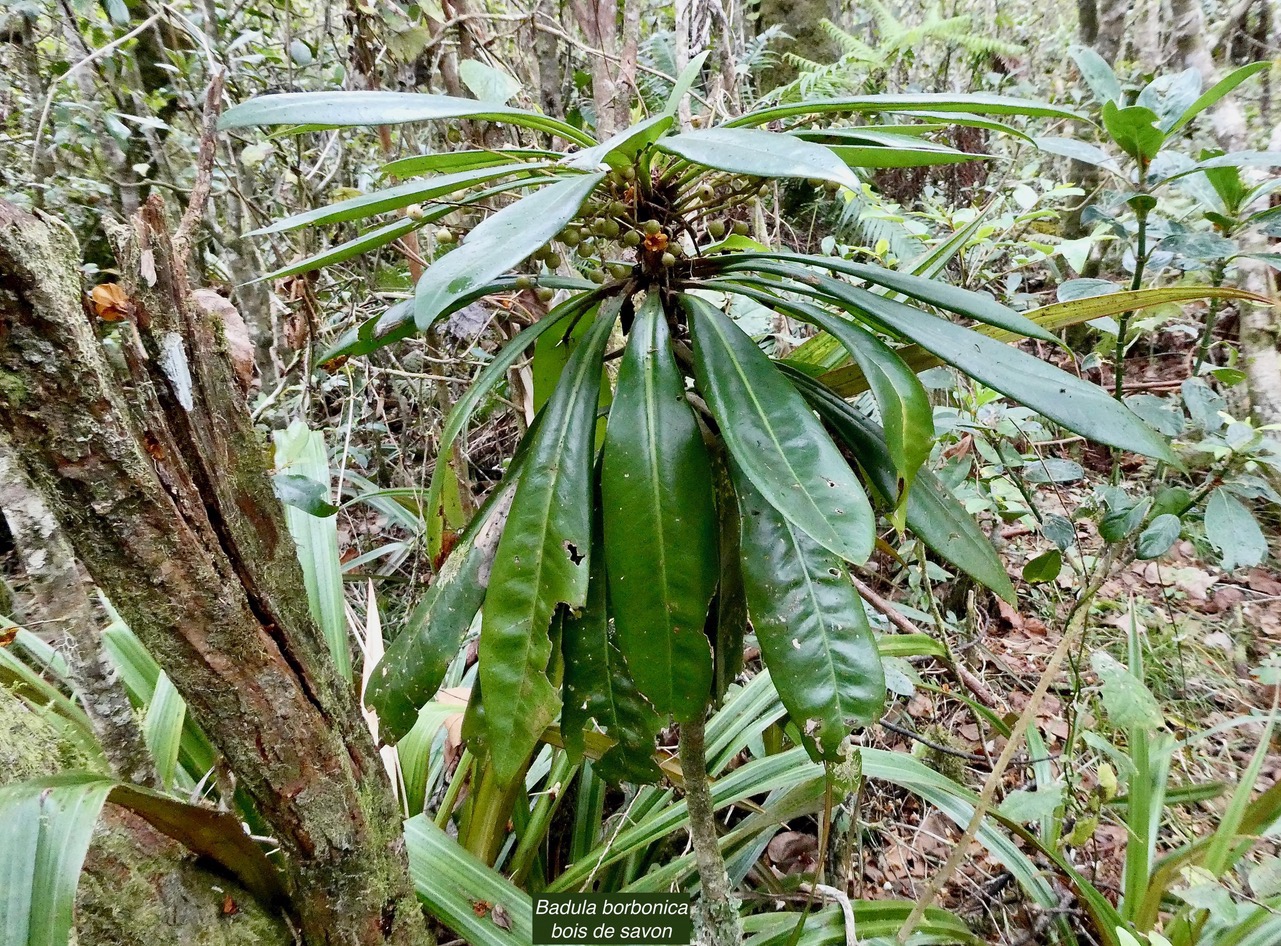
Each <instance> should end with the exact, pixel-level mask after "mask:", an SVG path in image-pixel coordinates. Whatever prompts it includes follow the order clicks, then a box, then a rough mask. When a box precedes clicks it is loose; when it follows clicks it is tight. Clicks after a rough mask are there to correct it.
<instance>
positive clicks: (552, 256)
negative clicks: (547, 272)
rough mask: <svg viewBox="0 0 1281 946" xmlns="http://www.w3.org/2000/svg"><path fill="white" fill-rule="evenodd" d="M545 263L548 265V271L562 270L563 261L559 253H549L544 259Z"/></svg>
mask: <svg viewBox="0 0 1281 946" xmlns="http://www.w3.org/2000/svg"><path fill="white" fill-rule="evenodd" d="M543 262H544V263H546V264H547V268H548V269H560V264H561V262H562V260H561V258H560V254H559V253H548V254H547V255H546V256H545V257H543Z"/></svg>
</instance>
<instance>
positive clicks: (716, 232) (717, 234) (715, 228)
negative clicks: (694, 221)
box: [707, 220, 725, 240]
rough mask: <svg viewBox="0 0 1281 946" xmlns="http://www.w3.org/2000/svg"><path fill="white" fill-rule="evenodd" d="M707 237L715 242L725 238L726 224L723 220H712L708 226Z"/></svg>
mask: <svg viewBox="0 0 1281 946" xmlns="http://www.w3.org/2000/svg"><path fill="white" fill-rule="evenodd" d="M707 235H708V236H710V237H711V238H712V239H713V240H719V239H721V237H723V236H725V223H724V221H721V220H712V221H711V222H709V223H708V224H707Z"/></svg>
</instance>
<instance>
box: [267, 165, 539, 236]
mask: <svg viewBox="0 0 1281 946" xmlns="http://www.w3.org/2000/svg"><path fill="white" fill-rule="evenodd" d="M545 167H547V164H546V162H544V163H542V164H527V163H524V162H518V163H516V164H503V165H499V166H498V167H487V168H481V169H479V170H472V171H460V172H458V173H457V174H446V175H444V176H442V177H429V178H427V179H426V180H421V181H407V182H405V183H404V184H397V185H396V186H395V187H387V188H384V189H382V190H378V191H374V192H373V193H372V194H361V195H360V196H359V197H352V198H349V199H348V200H340V201H339V202H338V203H336V204H325V205H324V206H321V207H316V208H315V209H313V210H307V211H304V212H303V213H297V214H294V215H293V216H290V217H285V218H284V219H283V220H277V221H276V222H275V223H273V224H271V225H269V226H266V227H262V228H260V229H258V230H254V231H252V232H251V233H249V234H246V235H247V236H260V235H263V234H267V233H283V232H285V231H287V230H297V229H298V228H299V227H307V226H321V225H322V224H329V223H343V222H345V221H347V220H360V219H363V218H365V217H372V216H374V215H375V214H380V213H386V212H387V211H389V210H399V209H400V208H402V207H408V206H409V205H410V204H419V203H423V202H424V201H429V200H433V199H434V198H437V197H444V196H446V195H449V194H453V193H456V192H458V191H462V190H466V189H467V188H469V187H471V186H473V185H475V184H482V183H484V182H485V181H492V180H494V179H495V178H499V177H507V176H509V175H512V174H525V173H527V172H530V171H536V170H539V169H540V168H545Z"/></svg>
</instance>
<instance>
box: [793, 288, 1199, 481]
mask: <svg viewBox="0 0 1281 946" xmlns="http://www.w3.org/2000/svg"><path fill="white" fill-rule="evenodd" d="M791 275H792V278H793V279H794V280H795V282H796V283H799V284H800V286H799V288H800V289H802V291H805V290H812V293H813V295H815V297H816V298H819V299H823V300H828V301H830V302H832V303H835V304H837V305H839V306H841V307H842V308H844V309H846V310H847V311H849V312H850V313H851V314H853V315H855V316H861V317H863V318H865V319H867V320H868V321H869V322H871V323H872V324H873V325H874V326H875V327H876V328H878V329H880V330H881V331H884V332H887V333H890V334H894V335H899V336H901V337H904V338H908V339H911V340H912V341H914V342H916V343H917V344H918V345H920V346H921V347H922V348H924V349H926V350H927V351H930V352H932V353H933V354H935V355H937V356H938V357H939V358H941V359H942V360H943V361H944V362H946V363H947V364H950V365H953V366H954V367H956V368H959V369H960V370H962V371H964V372H965V373H966V374H968V375H970V376H971V377H973V378H976V379H978V380H979V381H982V382H983V383H984V384H986V385H987V386H988V387H990V388H993V389H995V390H997V391H1000V392H1001V393H1003V394H1007V395H1008V396H1010V397H1012V398H1014V399H1015V400H1018V401H1020V402H1021V403H1023V404H1026V405H1027V406H1028V407H1030V408H1032V409H1033V410H1036V411H1038V412H1039V413H1041V414H1044V415H1045V416H1046V417H1048V418H1050V419H1051V420H1053V421H1055V422H1056V423H1059V424H1061V425H1063V426H1064V427H1066V428H1067V429H1069V430H1071V431H1074V432H1076V433H1079V434H1082V435H1083V436H1086V437H1089V438H1091V439H1092V440H1097V441H1099V442H1100V443H1105V444H1108V445H1109V446H1113V447H1119V448H1120V449H1122V450H1133V451H1134V452H1135V453H1141V454H1144V455H1145V456H1150V457H1155V458H1157V459H1160V460H1164V461H1166V462H1170V463H1177V462H1178V461H1177V460H1175V458H1174V455H1173V454H1172V453H1171V452H1170V447H1169V445H1168V444H1167V443H1166V441H1165V439H1164V438H1163V437H1161V436H1160V435H1159V434H1158V433H1157V432H1156V431H1154V430H1152V428H1150V427H1148V426H1147V425H1146V424H1145V423H1143V421H1141V420H1140V419H1139V418H1138V417H1137V416H1136V415H1135V414H1134V412H1133V411H1131V410H1130V409H1129V408H1127V407H1125V406H1124V405H1123V404H1119V403H1117V402H1116V401H1115V400H1113V399H1112V398H1111V397H1110V396H1109V395H1108V394H1107V392H1106V391H1104V390H1103V389H1102V388H1100V387H1099V386H1098V385H1095V384H1090V383H1088V382H1086V381H1082V380H1081V379H1080V378H1077V377H1076V376H1075V375H1071V374H1068V373H1067V372H1066V371H1063V370H1062V369H1060V368H1056V367H1055V366H1054V365H1051V364H1049V363H1048V362H1045V361H1042V360H1041V359H1039V358H1036V357H1035V356H1033V355H1029V354H1027V353H1025V352H1022V351H1020V350H1019V349H1017V348H1012V347H1009V346H1006V345H1002V344H1000V343H999V342H995V341H993V340H992V339H990V338H988V337H987V336H985V335H983V334H981V333H979V332H975V331H972V330H971V329H967V328H963V327H962V326H959V325H955V324H953V323H951V322H947V321H945V320H943V319H935V318H929V317H927V316H924V315H922V314H921V313H920V312H919V311H917V310H916V309H913V308H912V307H911V306H907V305H904V304H903V303H900V302H895V301H893V300H890V299H885V298H882V297H880V296H877V295H874V294H873V293H870V292H868V291H867V290H865V289H858V288H855V287H853V286H850V285H847V284H845V283H842V282H840V281H838V280H835V279H830V278H827V277H820V276H815V275H812V274H808V273H804V272H799V273H796V274H791ZM1103 298H1104V299H1108V298H1112V297H1103ZM1085 301H1087V302H1093V301H1095V300H1085Z"/></svg>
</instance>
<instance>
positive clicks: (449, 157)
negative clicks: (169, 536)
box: [383, 148, 560, 178]
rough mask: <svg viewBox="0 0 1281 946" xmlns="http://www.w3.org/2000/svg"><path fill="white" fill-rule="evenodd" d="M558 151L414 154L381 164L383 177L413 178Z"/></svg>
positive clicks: (549, 155) (552, 154) (556, 155)
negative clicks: (419, 175)
mask: <svg viewBox="0 0 1281 946" xmlns="http://www.w3.org/2000/svg"><path fill="white" fill-rule="evenodd" d="M559 157H560V152H559V151H544V150H542V149H540V148H504V149H503V150H501V151H488V150H484V151H437V152H435V153H433V154H416V155H412V156H411V157H408V158H399V159H398V160H395V161H389V162H388V163H386V164H384V165H383V174H385V175H386V176H388V177H400V178H405V177H414V176H416V175H418V174H442V173H445V172H449V173H456V172H458V171H472V170H475V169H476V168H491V167H495V166H497V165H499V164H510V163H512V162H513V161H516V160H538V159H540V158H551V159H555V158H559Z"/></svg>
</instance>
